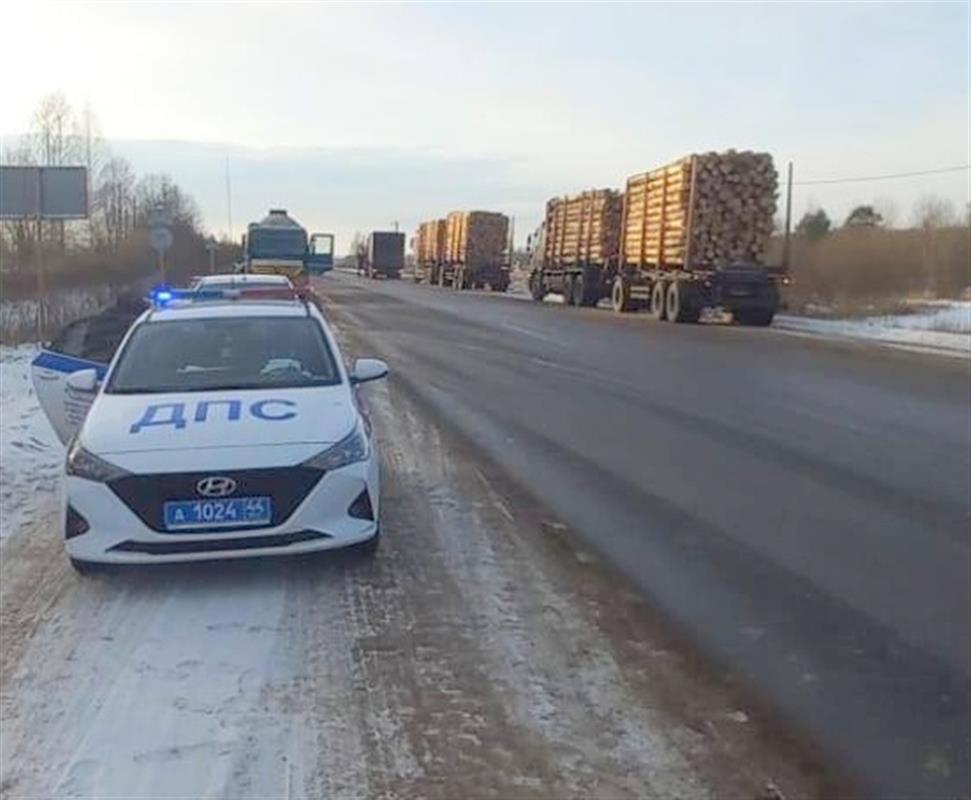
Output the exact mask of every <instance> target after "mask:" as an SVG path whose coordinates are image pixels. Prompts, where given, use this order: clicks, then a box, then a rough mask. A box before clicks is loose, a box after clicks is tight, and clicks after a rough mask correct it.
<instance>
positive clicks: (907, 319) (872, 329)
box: [773, 300, 971, 358]
mask: <svg viewBox="0 0 971 800" xmlns="http://www.w3.org/2000/svg"><path fill="white" fill-rule="evenodd" d="M773 327H775V328H778V329H779V330H783V331H787V332H791V333H796V334H804V335H809V336H824V337H827V338H833V339H859V340H867V341H873V342H878V343H880V344H886V345H891V346H894V347H902V348H906V349H912V350H920V351H926V352H933V353H938V354H941V355H949V356H958V357H962V358H967V357H968V356H971V302H967V301H959V300H954V301H939V302H937V303H933V304H930V303H929V304H927V307H926V308H925V309H923V310H922V311H920V312H917V313H913V314H887V315H881V316H873V317H862V318H853V319H817V318H814V317H798V316H794V315H788V314H785V315H779V316H777V317H776V319H775V322H774V324H773Z"/></svg>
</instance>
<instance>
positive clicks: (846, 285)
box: [770, 197, 971, 311]
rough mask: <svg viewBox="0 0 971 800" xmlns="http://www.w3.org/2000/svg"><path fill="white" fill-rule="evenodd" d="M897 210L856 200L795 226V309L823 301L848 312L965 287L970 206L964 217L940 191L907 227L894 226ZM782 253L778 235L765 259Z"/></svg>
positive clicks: (970, 276) (970, 251) (970, 264)
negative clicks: (839, 219) (834, 213)
mask: <svg viewBox="0 0 971 800" xmlns="http://www.w3.org/2000/svg"><path fill="white" fill-rule="evenodd" d="M895 216H896V215H895V209H893V208H892V206H887V207H886V208H883V209H878V207H877V205H875V204H869V205H859V206H857V207H855V208H853V209H852V210H851V211H850V213H849V214H847V216H846V219H845V220H844V221H843V224H842V225H840V226H836V225H834V224H833V221H832V219H831V218H830V216H829V215H828V214H827V213H826V211H825V210H824V209H822V208H815V209H812V210H810V211H807V212H806V213H805V214H804V215H803V216H802V218H801V219H800V220H799V222H798V223H797V224H796V226H795V229H794V231H793V233H794V236H793V238H792V243H791V261H790V270H791V273H792V276H793V279H794V282H793V284H792V287H791V289H790V291H789V293H788V296H789V297H790V299H791V301H792V303H793V306H794V308H795V310H799V308H800V306H809V305H816V304H820V303H822V304H824V305H826V306H830V307H833V308H835V309H842V310H845V311H853V310H855V309H856V308H857V307H865V306H867V305H869V304H871V303H876V304H877V305H886V304H887V303H892V302H895V301H900V300H903V299H904V298H920V297H925V298H953V297H959V296H963V295H965V294H966V293H967V292H968V291H969V287H971V209H969V210H968V217H967V218H964V219H962V218H961V217H960V216H959V214H958V213H957V212H956V210H955V208H954V206H953V204H951V203H950V202H948V201H947V200H944V199H942V198H939V197H924V198H922V199H920V200H919V201H918V202H917V204H916V206H915V208H914V212H913V216H912V219H911V224H910V226H909V227H894V226H893V225H892V223H893V222H894V221H895ZM781 254H782V239H781V236H777V237H775V240H774V241H773V252H772V253H771V254H770V259H772V260H775V262H776V263H778V260H779V259H780V258H781Z"/></svg>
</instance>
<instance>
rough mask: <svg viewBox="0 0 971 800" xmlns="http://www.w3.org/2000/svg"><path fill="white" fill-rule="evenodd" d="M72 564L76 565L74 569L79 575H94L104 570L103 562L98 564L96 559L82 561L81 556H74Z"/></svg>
mask: <svg viewBox="0 0 971 800" xmlns="http://www.w3.org/2000/svg"><path fill="white" fill-rule="evenodd" d="M71 566H72V567H74V571H75V572H76V573H77V574H78V575H84V576H87V575H94V574H96V573H98V572H103V571H104V567H103V566H102V565H101V564H97V563H95V562H94V561H82V560H81V559H79V558H72V559H71Z"/></svg>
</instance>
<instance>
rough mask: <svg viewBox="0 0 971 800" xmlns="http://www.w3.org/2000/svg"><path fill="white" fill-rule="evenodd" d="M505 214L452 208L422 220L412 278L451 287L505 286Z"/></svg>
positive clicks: (498, 289)
mask: <svg viewBox="0 0 971 800" xmlns="http://www.w3.org/2000/svg"><path fill="white" fill-rule="evenodd" d="M508 237H509V218H508V217H506V216H505V214H499V213H496V212H493V211H453V212H452V213H451V214H449V215H448V216H447V217H446V218H445V219H438V220H429V221H428V222H423V223H422V224H421V225H420V226H419V228H418V234H417V236H416V245H415V250H416V252H415V260H416V267H415V280H416V281H421V280H423V279H424V280H427V281H428V283H431V284H435V285H437V286H451V287H453V288H455V289H484V288H486V287H488V288H489V289H491V290H492V291H494V292H504V291H506V289H508V288H509V253H510V249H509V241H508Z"/></svg>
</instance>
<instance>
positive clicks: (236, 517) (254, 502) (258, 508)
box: [162, 497, 273, 531]
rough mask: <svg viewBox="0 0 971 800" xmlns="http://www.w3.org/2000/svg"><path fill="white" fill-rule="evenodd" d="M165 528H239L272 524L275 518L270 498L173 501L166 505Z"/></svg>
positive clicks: (163, 511)
mask: <svg viewBox="0 0 971 800" xmlns="http://www.w3.org/2000/svg"><path fill="white" fill-rule="evenodd" d="M162 514H163V517H164V522H165V528H166V530H170V531H177V530H179V529H181V528H239V527H245V526H248V525H269V524H270V520H271V519H272V517H273V512H272V503H271V501H270V498H269V497H232V498H225V499H220V500H173V501H171V502H168V503H165V504H164V505H163V506H162Z"/></svg>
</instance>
